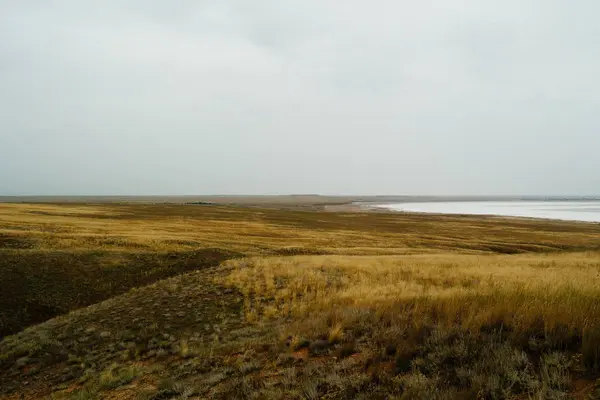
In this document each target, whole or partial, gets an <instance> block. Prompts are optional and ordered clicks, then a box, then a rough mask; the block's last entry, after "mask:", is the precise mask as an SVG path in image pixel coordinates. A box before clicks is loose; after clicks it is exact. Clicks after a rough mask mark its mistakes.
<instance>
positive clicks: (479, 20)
mask: <svg viewBox="0 0 600 400" xmlns="http://www.w3.org/2000/svg"><path fill="white" fill-rule="evenodd" d="M599 11H600V5H598V4H597V3H596V2H592V1H578V2H569V1H566V0H562V1H559V0H554V1H542V0H536V1H534V0H530V1H517V0H510V1H504V2H497V1H476V0H459V1H454V2H447V1H445V0H430V1H425V2H409V1H398V2H392V1H383V0H378V1H373V2H364V1H358V0H349V1H345V2H343V4H342V3H340V2H339V1H333V0H325V1H316V0H308V1H307V0H305V1H295V0H294V1H292V0H290V1H286V2H282V1H275V0H263V1H255V2H247V1H242V0H229V1H225V0H220V1H208V0H207V1H183V0H181V1H177V2H164V1H141V0H135V1H117V0H111V1H109V0H107V1H104V2H93V3H90V2H80V1H75V0H64V1H59V0H54V1H44V2H42V1H33V0H32V1H21V2H15V1H9V0H4V1H2V0H0V152H1V153H0V154H1V156H0V194H208V193H223V194H226V193H249V194H260V193H301V192H310V193H315V192H319V193H327V194H359V193H360V194H375V193H386V194H387V193H389V194H597V192H598V188H599V187H600V172H598V171H600V157H598V156H597V152H598V149H600V134H599V133H598V130H599V129H598V128H600V123H599V121H598V117H597V110H598V109H599V106H600V104H599V103H600V100H599V97H598V96H597V93H598V89H600V81H599V80H598V79H597V78H596V76H595V72H596V71H597V70H598V69H599V67H600V43H598V41H599V40H600V39H598V38H600V27H599V26H598V25H597V23H596V21H595V16H596V15H597V14H598V12H599Z"/></svg>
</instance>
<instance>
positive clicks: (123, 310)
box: [0, 205, 600, 398]
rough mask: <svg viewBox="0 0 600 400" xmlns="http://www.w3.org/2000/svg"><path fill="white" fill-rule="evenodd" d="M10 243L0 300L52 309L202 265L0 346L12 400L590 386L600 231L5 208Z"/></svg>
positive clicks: (484, 393)
mask: <svg viewBox="0 0 600 400" xmlns="http://www.w3.org/2000/svg"><path fill="white" fill-rule="evenodd" d="M0 235H2V236H0V247H4V249H0V252H1V255H2V257H1V258H0V260H2V261H0V262H2V263H3V264H2V265H1V266H0V267H1V268H0V278H2V282H6V281H20V279H16V278H14V277H15V276H17V277H19V276H20V277H21V279H25V280H26V281H27V282H28V285H29V286H23V287H16V288H11V290H10V292H9V291H5V290H3V291H2V295H0V299H2V301H4V302H6V304H9V301H13V303H10V304H23V301H24V300H26V301H28V302H29V303H27V304H32V303H35V304H41V305H46V304H47V303H48V302H47V301H46V299H50V298H51V299H52V302H53V303H52V305H53V306H54V307H56V309H55V312H56V313H62V312H64V311H65V310H68V309H74V308H77V307H79V306H81V305H83V304H87V303H91V302H95V301H96V300H98V299H101V298H103V297H110V296H112V295H113V294H115V293H119V292H122V291H124V290H126V289H127V288H128V287H130V286H131V285H135V284H136V283H139V284H143V283H145V282H151V281H154V280H156V279H158V278H161V277H164V276H168V275H172V274H177V273H181V272H183V271H186V270H189V269H194V268H201V270H199V271H197V272H193V273H191V274H186V275H183V276H179V277H175V278H171V279H168V280H163V281H160V282H158V283H155V284H154V285H151V286H147V287H143V288H140V289H134V290H133V291H131V292H129V293H127V294H125V295H122V296H119V297H115V298H114V299H112V300H108V301H106V302H103V303H100V304H97V305H94V306H91V307H88V308H85V309H82V310H79V311H75V312H73V313H71V314H69V315H65V316H61V317H58V318H55V319H53V320H51V321H48V322H46V323H44V324H41V325H37V326H35V327H32V328H30V329H27V330H25V331H24V332H22V333H19V334H17V335H15V336H12V337H8V338H6V339H5V340H4V341H2V342H0V393H3V394H5V395H10V394H11V393H12V394H13V395H17V394H19V393H22V394H25V395H26V396H27V397H32V398H39V397H42V396H43V395H47V394H49V393H50V392H52V391H55V392H56V393H55V394H54V396H55V397H57V398H61V397H62V398H99V397H102V398H110V396H117V397H115V398H144V396H145V398H171V397H174V396H183V398H186V396H187V397H190V398H194V397H195V398H244V397H251V396H258V395H259V394H261V393H262V396H263V397H262V398H318V397H321V396H329V398H356V397H360V396H361V394H362V395H364V396H366V397H365V398H373V397H377V396H381V398H390V397H391V396H397V397H398V398H400V397H401V396H404V398H436V397H437V398H457V397H461V396H462V397H463V398H477V396H480V397H481V398H509V397H511V396H513V395H514V396H521V397H520V398H527V396H530V397H534V398H562V397H561V396H562V395H561V393H566V392H570V393H574V392H577V391H580V392H581V393H582V394H586V395H587V394H589V393H591V391H592V390H593V389H592V386H593V378H594V376H595V374H596V373H597V372H598V361H599V360H600V356H599V353H600V348H598V346H597V344H598V343H600V336H595V335H597V334H598V326H599V325H600V322H598V319H599V317H600V316H599V312H598V305H597V304H596V301H595V299H597V298H598V289H597V287H598V285H597V282H598V281H597V279H598V277H597V275H596V274H598V271H600V269H599V268H600V267H599V265H598V261H597V260H598V253H596V252H594V251H598V250H599V248H600V240H599V238H600V227H599V226H598V225H593V224H571V223H561V222H548V221H528V220H511V219H501V218H471V217H459V216H455V217H441V216H415V215H397V214H351V213H322V212H301V211H294V210H285V211H284V210H275V209H254V208H229V207H205V206H186V207H182V206H159V205H136V206H129V205H102V206H83V205H0ZM206 249H219V250H218V251H217V253H215V254H218V257H216V258H215V259H211V262H210V263H204V262H198V260H196V259H195V258H193V257H189V256H185V255H186V254H203V252H205V251H206ZM574 251H577V252H579V253H573V252H574ZM199 252H200V253H199ZM227 252H232V253H227ZM540 252H544V253H549V254H543V255H534V254H531V253H540ZM240 253H241V254H245V255H248V256H251V257H252V258H249V259H244V260H239V261H232V262H229V263H226V265H225V266H223V267H220V268H212V267H208V266H209V265H212V264H213V262H214V261H218V260H221V259H222V258H226V257H229V256H234V255H236V254H240ZM497 253H503V254H516V253H518V254H520V255H513V256H510V255H503V256H498V255H495V254H497ZM223 254H229V255H226V256H222V255H223ZM297 254H321V255H313V256H307V255H303V256H295V255H297ZM282 256H286V257H282ZM287 256H294V257H291V258H290V257H287ZM265 257H267V258H265ZM182 259H183V260H188V261H189V262H182V261H181V260H182ZM48 260H51V261H48ZM136 260H137V261H136ZM138 261H139V262H138ZM38 265H40V266H43V268H36V266H38ZM83 270H86V271H88V272H86V273H85V274H82V273H81V271H83ZM148 270H150V271H153V270H158V271H160V273H159V274H158V275H152V274H150V276H151V278H150V279H149V280H147V281H145V280H143V279H142V277H144V276H146V275H145V274H146V271H148ZM19 271H21V272H19ZM25 271H26V272H25ZM109 271H112V272H109ZM123 271H129V272H127V273H122V272H123ZM19 273H20V274H21V275H18V274H19ZM105 273H106V274H105ZM2 274H4V275H2ZM10 274H13V275H10ZM15 274H16V275H15ZM86 274H88V275H89V274H91V276H93V279H92V280H90V279H87V280H86V277H89V276H88V275H86ZM7 276H9V277H10V276H13V278H11V279H10V280H6V277H7ZM138 279H139V281H138ZM58 282H60V285H57V283H58ZM90 282H92V283H93V284H92V285H90ZM123 282H125V283H123ZM108 283H111V284H112V285H108V287H112V286H115V287H119V289H118V290H116V291H114V292H112V291H110V290H108V291H99V293H100V294H99V295H98V294H94V295H93V296H90V297H89V298H87V299H86V298H85V296H83V295H84V294H86V295H87V294H89V292H90V290H91V288H99V287H107V284H108ZM103 285H104V286H103ZM31 287H34V288H36V289H35V290H34V291H33V292H32V290H31V289H30V288H31ZM23 288H25V289H23ZM91 291H92V292H93V290H91ZM74 297H75V298H76V299H77V301H73V298H74ZM82 298H84V301H82V300H81V299H82ZM11 299H18V300H19V301H18V302H14V300H11ZM5 307H8V306H6V305H5V304H2V308H1V310H3V311H4V313H5V314H4V315H5V316H6V315H8V314H9V313H6V310H7V309H8V308H5ZM29 308H31V307H29ZM48 316H51V315H46V317H48ZM5 318H6V317H5ZM17 322H19V323H22V324H28V323H29V322H31V321H28V320H27V319H23V320H20V321H17ZM522 396H525V397H522ZM536 396H537V397H536ZM256 398H261V397H256ZM517 398H519V397H517Z"/></svg>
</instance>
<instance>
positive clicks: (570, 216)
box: [377, 200, 600, 222]
mask: <svg viewBox="0 0 600 400" xmlns="http://www.w3.org/2000/svg"><path fill="white" fill-rule="evenodd" d="M377 207H381V208H387V209H391V210H394V211H405V212H422V213H437V214H476V215H503V216H511V217H528V218H547V219H560V220H568V221H588V222H600V201H596V200H594V201H449V202H424V203H390V204H380V205H378V206H377Z"/></svg>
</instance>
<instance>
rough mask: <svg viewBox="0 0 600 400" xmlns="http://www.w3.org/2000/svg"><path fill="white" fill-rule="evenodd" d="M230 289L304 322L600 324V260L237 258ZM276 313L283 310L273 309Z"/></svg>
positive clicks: (250, 303) (578, 256) (270, 313)
mask: <svg viewBox="0 0 600 400" xmlns="http://www.w3.org/2000/svg"><path fill="white" fill-rule="evenodd" d="M225 265H226V266H227V267H228V268H229V269H230V270H231V272H230V275H229V276H228V278H227V280H226V282H227V283H228V284H230V285H232V286H235V287H236V288H238V289H239V290H240V291H241V292H242V293H244V295H245V302H246V305H247V312H250V313H253V314H258V315H262V316H264V317H267V318H275V317H292V318H294V319H295V320H296V319H302V317H303V316H306V315H310V316H311V318H312V319H313V321H314V315H315V313H326V314H328V318H329V319H331V318H332V316H331V315H330V314H333V315H334V316H333V318H334V319H335V320H338V323H341V324H343V325H346V324H351V323H352V322H351V321H344V318H347V317H348V316H349V315H351V314H352V313H348V312H347V310H351V309H372V310H374V311H375V312H379V313H385V312H387V313H389V312H394V313H398V312H400V310H404V311H403V312H406V313H410V314H411V315H412V317H413V318H417V317H418V318H420V319H422V318H423V316H424V315H428V316H435V318H436V322H438V323H444V324H446V325H453V324H456V323H459V324H460V325H461V326H462V327H464V328H467V329H472V330H478V329H480V328H481V327H482V326H486V325H493V324H497V323H499V322H502V323H504V324H505V325H507V326H510V327H511V328H512V329H516V330H519V329H523V330H527V329H532V328H534V327H537V326H539V324H540V322H542V323H543V327H544V328H545V329H553V328H555V327H557V326H560V327H566V328H568V329H569V330H571V331H575V330H579V331H582V332H587V331H589V330H595V329H597V328H598V327H599V325H600V302H599V301H598V299H600V254H598V253H572V254H560V255H547V254H542V255H537V254H535V255H518V256H493V255H485V256H473V255H452V254H448V255H425V256H423V255H414V256H380V257H372V256H367V257H347V256H299V257H286V258H281V257H280V258H252V259H243V260H236V261H229V262H227V263H226V264H225ZM274 308H275V310H276V312H275V311H274Z"/></svg>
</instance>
